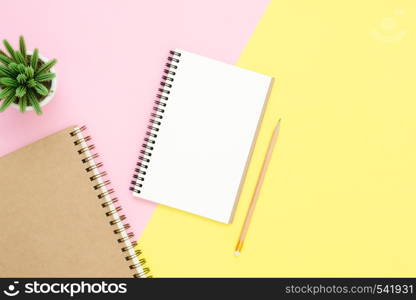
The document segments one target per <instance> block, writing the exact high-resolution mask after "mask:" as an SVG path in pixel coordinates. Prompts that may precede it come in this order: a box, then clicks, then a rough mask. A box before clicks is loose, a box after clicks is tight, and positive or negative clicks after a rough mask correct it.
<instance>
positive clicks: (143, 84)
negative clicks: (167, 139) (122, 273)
mask: <svg viewBox="0 0 416 300" xmlns="http://www.w3.org/2000/svg"><path fill="white" fill-rule="evenodd" d="M267 3H268V0H252V1H248V0H227V1H224V0H209V1H208V0H206V1H202V0H201V1H195V0H193V1H192V0H188V1H185V0H176V1H154V0H152V1H149V0H148V1H138V0H135V1H134V0H131V1H130V0H117V1H116V0H113V1H103V0H101V1H98V0H97V1H91V0H89V1H80V0H76V1H75V0H71V1H69V0H68V1H56V0H55V1H53V0H49V1H48V0H37V1H25V2H24V4H23V3H22V1H15V0H10V1H4V0H3V1H2V12H3V13H2V17H1V18H0V28H1V37H0V38H1V39H3V38H6V39H8V40H9V41H10V42H11V43H12V44H13V45H15V46H17V41H18V36H19V35H20V34H23V35H24V36H25V38H26V43H27V48H28V49H29V50H32V49H33V48H35V47H38V48H39V49H40V53H41V54H42V55H44V56H46V57H48V58H57V59H58V64H57V66H56V72H57V77H58V89H57V94H56V96H55V98H54V100H52V102H51V103H50V104H48V105H47V106H45V107H44V108H43V111H44V115H42V116H40V117H39V116H36V115H35V114H34V113H33V112H30V113H26V114H24V115H23V114H21V113H19V112H18V111H17V110H15V109H13V108H9V109H8V110H7V111H6V112H4V113H1V114H0V128H1V135H0V155H3V154H6V153H8V152H10V151H12V150H15V149H18V148H20V147H22V146H24V145H26V144H29V143H31V142H33V141H35V140H38V139H40V138H42V137H45V136H47V135H49V134H52V133H54V132H56V131H58V130H61V129H63V128H65V127H68V126H70V125H83V124H86V125H87V126H88V128H89V133H90V134H91V135H92V137H93V143H94V144H95V145H96V150H97V152H98V153H100V157H101V158H100V160H101V161H102V162H103V163H104V165H105V169H106V170H107V172H108V173H109V174H110V178H111V180H112V186H113V188H115V190H116V193H117V195H118V197H119V198H120V201H121V203H122V206H123V207H124V210H125V212H126V214H127V216H128V219H129V222H130V224H131V225H132V227H133V230H134V232H135V233H136V236H137V235H139V234H140V233H141V232H142V230H143V228H144V226H145V225H146V222H147V220H148V219H149V217H150V216H151V213H152V211H153V209H154V207H155V205H154V204H152V203H150V202H147V201H144V200H140V199H137V198H134V197H133V196H132V195H131V193H130V191H129V190H128V188H129V186H130V185H129V183H130V180H131V176H132V174H133V169H134V166H135V163H136V161H137V156H138V153H139V149H140V145H141V143H142V140H143V137H144V133H145V127H146V125H147V121H148V117H149V113H150V110H151V107H152V103H153V100H154V99H155V94H156V91H157V88H158V84H159V81H160V77H161V74H162V71H163V65H164V63H165V61H166V57H167V54H168V51H169V49H172V48H183V49H186V50H188V51H192V52H196V53H199V54H202V55H206V56H210V57H212V58H216V59H219V60H222V61H225V62H228V63H234V62H235V61H236V59H237V58H238V56H239V54H240V52H241V51H242V49H243V47H244V44H245V43H246V42H247V41H248V38H249V37H250V35H251V33H252V32H253V30H254V28H255V25H256V23H257V21H258V20H259V19H260V17H261V15H262V13H263V11H264V10H265V8H266V5H267ZM0 184H1V183H0Z"/></svg>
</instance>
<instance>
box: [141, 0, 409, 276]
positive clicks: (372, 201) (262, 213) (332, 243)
mask: <svg viewBox="0 0 416 300" xmlns="http://www.w3.org/2000/svg"><path fill="white" fill-rule="evenodd" d="M415 33H416V1H403V0H396V1H393V0H391V1H376V0H368V1H361V0H351V1H326V0H316V1H309V0H293V1H282V0H276V1H271V2H270V5H269V7H268V8H267V9H266V11H265V14H264V16H263V17H262V19H261V20H260V21H259V24H258V26H257V28H256V30H255V31H254V33H253V36H252V37H251V39H250V41H249V42H248V43H247V45H246V46H245V48H244V51H243V52H242V54H241V56H240V59H239V61H238V62H237V65H238V66H241V67H244V68H249V69H251V70H255V71H258V72H261V73H265V74H270V75H271V76H274V77H275V78H278V79H279V81H278V84H276V86H275V87H274V88H273V92H272V93H271V96H270V99H269V101H268V105H267V110H266V112H265V114H264V118H263V122H262V126H261V130H260V132H259V135H258V140H257V142H256V147H255V150H254V152H253V157H252V160H251V163H250V167H249V170H248V172H247V176H246V180H245V184H244V189H243V191H242V193H241V198H240V201H239V205H238V209H237V211H236V214H235V218H234V221H233V224H232V225H231V226H224V225H222V224H214V223H213V222H207V221H206V220H204V219H202V218H198V217H195V216H193V215H190V214H183V213H177V212H176V211H174V210H172V209H171V208H168V207H165V206H158V207H157V208H156V210H155V212H154V214H153V215H152V218H151V219H150V221H149V223H148V225H147V227H146V228H145V230H144V233H143V235H142V236H141V242H140V244H141V246H142V248H143V251H144V252H145V253H146V257H147V258H148V259H149V261H151V262H152V274H153V275H154V276H155V277H165V276H173V277H177V276H179V277H189V276H197V277H201V276H202V277H207V276H209V277H213V276H218V277H224V276H247V277H251V276H256V277H262V276H270V277H415V276H416V256H415V253H416V239H415V238H414V235H415V234H414V232H415V228H416V218H415V212H416V175H415V170H416V138H415V132H416V118H415V112H416V88H415V70H416V58H415V53H416V34H415ZM276 83H277V82H276ZM278 117H281V118H282V127H281V131H280V136H279V141H278V143H277V145H276V148H275V150H274V152H273V158H272V160H271V162H270V165H269V168H268V171H267V174H266V177H265V181H264V184H263V187H262V190H261V193H260V197H259V199H258V203H257V206H256V210H255V212H254V214H253V219H252V222H251V226H250V230H249V232H248V235H247V239H246V241H245V243H244V249H243V251H242V253H241V255H240V256H239V257H235V256H234V255H233V251H234V247H235V244H236V242H237V239H238V236H239V234H240V230H241V227H242V224H243V222H244V218H245V216H246V213H247V208H248V205H249V203H250V199H251V196H252V194H253V192H254V190H255V185H256V182H257V178H258V175H259V172H260V169H261V164H262V162H263V160H264V157H265V154H266V150H267V145H268V143H269V140H270V137H271V135H272V133H273V129H274V127H275V126H276V121H277V120H276V119H277V118H278ZM225 167H226V166H224V168H225ZM162 188H163V186H162ZM213 188H214V186H213ZM166 249H169V251H166Z"/></svg>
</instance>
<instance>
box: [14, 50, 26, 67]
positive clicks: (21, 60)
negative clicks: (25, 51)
mask: <svg viewBox="0 0 416 300" xmlns="http://www.w3.org/2000/svg"><path fill="white" fill-rule="evenodd" d="M14 56H15V57H16V61H17V62H18V63H20V64H23V65H25V64H26V60H25V58H24V57H23V55H22V53H20V52H19V51H15V52H14Z"/></svg>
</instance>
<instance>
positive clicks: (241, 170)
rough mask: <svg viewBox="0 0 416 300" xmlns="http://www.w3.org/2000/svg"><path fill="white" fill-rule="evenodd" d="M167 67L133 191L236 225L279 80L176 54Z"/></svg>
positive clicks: (207, 60) (151, 198)
mask: <svg viewBox="0 0 416 300" xmlns="http://www.w3.org/2000/svg"><path fill="white" fill-rule="evenodd" d="M166 67H167V68H166V69H165V70H164V75H163V77H162V82H161V88H160V89H159V93H158V95H157V100H156V102H155V107H154V111H153V113H152V115H151V118H150V122H149V126H148V131H147V133H146V138H145V140H144V143H143V145H142V147H143V148H142V150H141V152H140V157H139V162H138V163H137V169H136V174H135V176H134V180H133V181H132V184H133V186H132V187H131V190H132V191H133V194H134V195H135V196H137V197H141V198H143V199H146V200H150V201H154V202H157V203H161V204H165V205H168V206H171V207H174V208H177V209H181V210H184V211H187V212H190V213H193V214H197V215H200V216H203V217H206V218H210V219H213V220H216V221H219V222H223V223H230V222H231V221H232V217H233V213H234V208H235V205H236V201H237V199H238V196H239V190H240V186H241V183H242V181H243V179H244V174H245V169H246V164H247V161H248V159H249V157H250V153H251V148H252V144H253V140H254V138H255V136H256V132H257V128H258V124H259V120H260V119H261V116H262V112H263V108H264V106H265V101H266V99H267V97H268V94H269V91H270V89H271V86H272V82H273V78H272V77H269V76H266V75H262V74H258V73H255V72H252V71H249V70H245V69H242V68H238V67H236V66H232V65H228V64H225V63H222V62H219V61H216V60H213V59H210V58H206V57H202V56H200V55H196V54H192V53H189V52H186V51H183V50H178V49H177V50H175V51H171V56H170V57H169V58H168V63H167V64H166Z"/></svg>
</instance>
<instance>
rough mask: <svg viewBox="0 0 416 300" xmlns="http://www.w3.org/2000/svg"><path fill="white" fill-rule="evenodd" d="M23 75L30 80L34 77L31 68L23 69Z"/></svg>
mask: <svg viewBox="0 0 416 300" xmlns="http://www.w3.org/2000/svg"><path fill="white" fill-rule="evenodd" d="M25 74H26V76H27V78H32V77H33V76H35V71H34V70H33V68H32V67H30V66H29V67H26V68H25Z"/></svg>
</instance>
